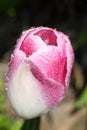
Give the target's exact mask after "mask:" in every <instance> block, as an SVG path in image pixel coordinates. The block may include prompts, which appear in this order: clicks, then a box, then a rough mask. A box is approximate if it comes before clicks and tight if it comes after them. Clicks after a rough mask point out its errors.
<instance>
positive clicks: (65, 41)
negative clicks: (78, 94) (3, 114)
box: [6, 27, 74, 119]
mask: <svg viewBox="0 0 87 130" xmlns="http://www.w3.org/2000/svg"><path fill="white" fill-rule="evenodd" d="M73 62H74V53H73V48H72V45H71V43H70V40H69V38H68V36H67V35H65V34H63V33H62V32H59V31H56V30H55V29H51V28H48V27H37V28H31V29H29V30H27V31H24V32H23V33H22V35H21V37H20V38H19V39H18V41H17V44H16V46H15V49H14V52H13V54H12V55H11V60H10V62H9V64H8V71H7V73H6V89H7V95H8V98H9V101H10V103H11V105H12V107H13V109H14V111H15V112H16V113H17V114H18V115H19V116H20V117H23V118H25V119H31V118H34V117H37V116H39V115H41V114H44V113H47V112H48V111H50V110H51V109H53V108H55V107H57V106H58V105H59V104H60V102H61V101H62V100H63V99H64V97H65V94H66V90H67V88H68V86H69V82H70V76H71V71H72V66H73Z"/></svg>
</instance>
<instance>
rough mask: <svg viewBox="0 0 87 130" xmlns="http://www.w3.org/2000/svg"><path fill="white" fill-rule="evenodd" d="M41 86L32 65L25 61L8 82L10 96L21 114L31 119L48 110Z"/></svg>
mask: <svg viewBox="0 0 87 130" xmlns="http://www.w3.org/2000/svg"><path fill="white" fill-rule="evenodd" d="M8 86H9V87H8ZM41 86H42V85H41V84H40V82H39V81H38V80H37V79H36V78H35V77H34V76H33V74H32V72H31V71H30V65H29V64H28V63H26V62H23V63H22V64H21V65H20V66H19V68H18V70H17V71H16V72H15V73H14V75H13V76H12V78H11V79H10V81H9V82H8V84H7V88H8V90H7V94H8V98H9V100H10V103H11V105H12V107H13V109H14V110H15V112H16V113H17V114H18V115H19V116H21V117H23V118H25V119H27V118H28V119H30V118H33V117H36V116H39V115H40V114H43V113H46V112H48V108H47V105H46V103H45V102H44V100H43V97H42V92H41Z"/></svg>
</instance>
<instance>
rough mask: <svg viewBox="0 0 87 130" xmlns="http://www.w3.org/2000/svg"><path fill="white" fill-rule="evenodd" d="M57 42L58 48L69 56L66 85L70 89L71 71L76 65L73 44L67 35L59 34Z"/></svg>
mask: <svg viewBox="0 0 87 130" xmlns="http://www.w3.org/2000/svg"><path fill="white" fill-rule="evenodd" d="M57 42H58V47H59V48H61V49H64V50H65V54H66V56H67V66H66V69H67V73H66V79H65V83H66V87H68V86H69V82H70V76H71V71H72V67H73V63H74V52H73V48H72V46H71V42H70V40H69V38H68V36H67V35H65V34H63V33H61V32H59V33H58V37H57Z"/></svg>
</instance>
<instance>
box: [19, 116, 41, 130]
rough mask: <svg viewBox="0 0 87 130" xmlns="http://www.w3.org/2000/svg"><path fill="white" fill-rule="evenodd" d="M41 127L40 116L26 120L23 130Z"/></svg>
mask: <svg viewBox="0 0 87 130" xmlns="http://www.w3.org/2000/svg"><path fill="white" fill-rule="evenodd" d="M39 127H40V117H37V118H34V119H30V120H25V121H24V124H23V126H22V128H21V130H39Z"/></svg>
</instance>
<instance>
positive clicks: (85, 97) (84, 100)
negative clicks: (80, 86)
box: [76, 85, 87, 108]
mask: <svg viewBox="0 0 87 130" xmlns="http://www.w3.org/2000/svg"><path fill="white" fill-rule="evenodd" d="M86 104H87V85H86V86H85V89H84V91H83V93H82V94H81V96H80V98H79V99H78V100H77V102H76V107H77V108H81V107H83V106H84V105H86Z"/></svg>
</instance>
